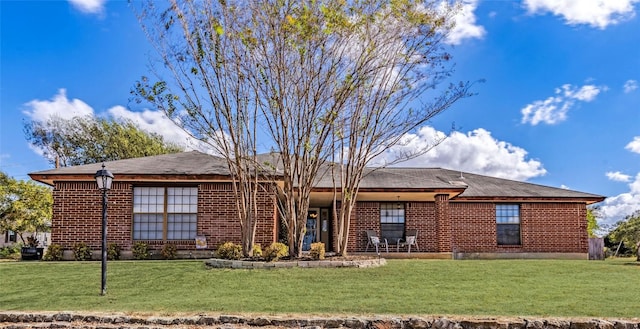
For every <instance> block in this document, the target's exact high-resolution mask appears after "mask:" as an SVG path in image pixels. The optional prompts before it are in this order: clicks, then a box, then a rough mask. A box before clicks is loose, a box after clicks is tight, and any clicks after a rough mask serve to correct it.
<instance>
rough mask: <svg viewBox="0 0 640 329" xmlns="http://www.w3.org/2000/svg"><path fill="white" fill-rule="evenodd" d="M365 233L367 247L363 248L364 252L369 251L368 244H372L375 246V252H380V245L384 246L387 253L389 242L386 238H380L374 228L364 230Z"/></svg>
mask: <svg viewBox="0 0 640 329" xmlns="http://www.w3.org/2000/svg"><path fill="white" fill-rule="evenodd" d="M366 233H367V247H366V248H365V249H364V252H367V251H369V246H371V245H373V246H374V247H376V254H379V253H380V247H385V249H386V250H387V253H388V252H389V243H388V242H387V239H382V240H381V239H380V237H379V236H378V233H376V231H374V230H366Z"/></svg>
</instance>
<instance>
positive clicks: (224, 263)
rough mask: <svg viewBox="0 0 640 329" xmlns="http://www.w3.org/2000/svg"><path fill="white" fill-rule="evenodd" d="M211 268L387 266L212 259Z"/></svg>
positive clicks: (354, 262) (378, 263)
mask: <svg viewBox="0 0 640 329" xmlns="http://www.w3.org/2000/svg"><path fill="white" fill-rule="evenodd" d="M204 263H205V265H207V266H208V267H211V268H236V269H272V268H292V267H303V268H318V267H360V268H367V267H378V266H383V265H386V264H387V260H386V259H384V258H376V259H354V260H298V261H283V262H256V261H245V260H228V259H218V258H212V259H208V260H206V261H205V262H204Z"/></svg>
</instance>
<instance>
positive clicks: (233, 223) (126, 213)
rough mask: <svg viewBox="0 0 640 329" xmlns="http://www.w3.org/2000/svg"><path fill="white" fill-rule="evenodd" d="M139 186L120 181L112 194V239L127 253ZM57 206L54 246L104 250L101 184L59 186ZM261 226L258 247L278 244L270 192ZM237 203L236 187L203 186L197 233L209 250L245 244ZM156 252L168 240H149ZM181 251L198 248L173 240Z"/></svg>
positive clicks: (262, 201) (263, 196)
mask: <svg viewBox="0 0 640 329" xmlns="http://www.w3.org/2000/svg"><path fill="white" fill-rule="evenodd" d="M132 192H133V186H132V184H130V183H124V182H114V183H113V186H112V189H111V190H110V191H109V193H108V207H107V209H108V216H107V217H108V221H107V222H108V226H107V240H108V242H109V243H111V242H115V243H117V244H118V245H120V246H121V247H122V250H131V246H132V245H133V241H132V238H131V237H132V234H131V227H132V218H133V193H132ZM53 198H54V203H53V204H54V206H53V220H52V224H51V242H52V243H57V244H60V245H62V246H63V247H65V248H66V249H71V248H72V247H73V245H74V244H76V243H78V242H84V243H86V244H88V245H89V246H90V247H91V248H92V249H94V250H99V249H100V247H101V241H102V240H101V239H102V235H101V231H102V226H101V225H102V194H101V192H100V191H98V190H97V189H96V186H95V182H56V184H55V188H54V191H53ZM258 206H259V209H260V210H259V211H258V216H259V222H258V226H257V232H256V243H260V244H262V245H263V246H265V245H268V244H270V243H272V242H274V241H275V239H276V237H275V229H274V227H275V223H276V217H275V216H276V208H275V207H276V206H275V203H274V201H273V199H272V197H271V196H269V195H268V194H267V193H265V192H260V194H259V195H258ZM235 211H236V210H235V201H234V196H233V192H232V191H231V185H230V183H206V184H201V185H200V186H199V188H198V226H197V234H198V235H204V236H205V237H206V238H207V244H208V247H209V249H215V248H217V247H218V245H220V244H221V243H223V242H226V241H233V242H235V243H240V242H241V241H240V224H239V223H238V221H237V217H236V216H235V215H234V214H235ZM145 242H147V243H149V244H150V247H151V248H152V249H159V248H161V246H162V245H163V244H164V242H163V241H145ZM170 243H173V244H176V245H177V246H178V248H179V249H195V241H192V240H185V241H171V242H170Z"/></svg>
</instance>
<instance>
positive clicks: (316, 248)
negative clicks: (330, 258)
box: [309, 242, 324, 259]
mask: <svg viewBox="0 0 640 329" xmlns="http://www.w3.org/2000/svg"><path fill="white" fill-rule="evenodd" d="M309 254H310V255H311V258H313V259H324V243H322V242H316V243H312V244H311V251H310V252H309Z"/></svg>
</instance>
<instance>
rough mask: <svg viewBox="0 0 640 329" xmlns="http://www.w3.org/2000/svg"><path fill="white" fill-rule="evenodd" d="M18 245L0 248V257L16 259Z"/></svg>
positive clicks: (18, 251)
mask: <svg viewBox="0 0 640 329" xmlns="http://www.w3.org/2000/svg"><path fill="white" fill-rule="evenodd" d="M20 248H21V247H20V245H19V244H15V245H13V246H7V247H2V248H0V259H2V258H9V259H18V258H20Z"/></svg>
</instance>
